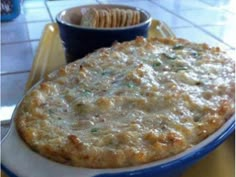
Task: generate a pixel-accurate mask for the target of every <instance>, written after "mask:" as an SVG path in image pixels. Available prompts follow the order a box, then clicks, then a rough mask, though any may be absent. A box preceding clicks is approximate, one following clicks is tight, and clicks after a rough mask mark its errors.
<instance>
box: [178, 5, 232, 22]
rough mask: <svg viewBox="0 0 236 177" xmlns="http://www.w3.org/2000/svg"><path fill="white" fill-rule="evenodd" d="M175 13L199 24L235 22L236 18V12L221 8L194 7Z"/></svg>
mask: <svg viewBox="0 0 236 177" xmlns="http://www.w3.org/2000/svg"><path fill="white" fill-rule="evenodd" d="M174 13H176V14H178V15H180V16H182V17H184V18H186V19H188V20H190V21H191V22H193V23H194V24H197V25H199V26H202V25H228V24H234V23H235V19H236V15H235V14H233V13H231V12H227V11H223V10H220V9H208V10H205V9H194V10H184V11H175V12H174ZM203 17H205V18H203Z"/></svg>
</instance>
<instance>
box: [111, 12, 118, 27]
mask: <svg viewBox="0 0 236 177" xmlns="http://www.w3.org/2000/svg"><path fill="white" fill-rule="evenodd" d="M110 12H111V27H112V28H114V27H116V26H117V22H116V19H117V16H116V9H111V10H110Z"/></svg>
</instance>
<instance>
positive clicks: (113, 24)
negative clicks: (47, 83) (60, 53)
mask: <svg viewBox="0 0 236 177" xmlns="http://www.w3.org/2000/svg"><path fill="white" fill-rule="evenodd" d="M138 23H140V12H139V11H138V10H131V9H120V8H110V9H95V8H91V9H88V10H87V11H86V13H85V14H84V15H83V16H82V18H81V23H80V25H81V26H85V27H96V28H117V27H126V26H132V25H136V24H138Z"/></svg>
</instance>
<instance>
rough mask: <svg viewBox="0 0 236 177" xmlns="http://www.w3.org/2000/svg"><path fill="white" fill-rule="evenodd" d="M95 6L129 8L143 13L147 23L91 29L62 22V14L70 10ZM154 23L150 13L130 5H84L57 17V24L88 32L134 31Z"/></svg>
mask: <svg viewBox="0 0 236 177" xmlns="http://www.w3.org/2000/svg"><path fill="white" fill-rule="evenodd" d="M93 6H98V7H99V6H110V7H124V8H128V9H133V10H138V11H140V12H142V13H143V14H145V15H146V16H147V19H146V20H145V21H143V22H142V23H139V24H136V25H132V26H127V27H119V28H92V27H91V28H90V27H83V26H79V25H74V24H72V23H69V22H66V21H64V20H62V19H61V18H60V16H61V14H62V13H63V12H66V11H68V10H71V9H76V8H78V7H80V8H87V7H93ZM151 21H152V18H151V15H150V13H148V12H147V11H146V10H144V9H141V8H137V7H134V6H128V5H121V4H90V5H84V6H77V7H72V8H68V9H64V10H62V11H60V12H59V13H58V14H57V15H56V22H57V23H61V24H64V25H67V26H70V27H75V28H78V29H87V30H95V31H96V30H99V31H100V30H101V31H112V30H125V29H132V28H137V27H139V26H143V25H145V24H148V23H150V22H151Z"/></svg>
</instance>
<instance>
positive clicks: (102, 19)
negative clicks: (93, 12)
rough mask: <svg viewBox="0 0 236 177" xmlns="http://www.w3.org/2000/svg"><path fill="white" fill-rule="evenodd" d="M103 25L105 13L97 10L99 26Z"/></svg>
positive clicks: (102, 26)
mask: <svg viewBox="0 0 236 177" xmlns="http://www.w3.org/2000/svg"><path fill="white" fill-rule="evenodd" d="M104 27H105V13H104V12H103V10H99V28H104Z"/></svg>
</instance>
